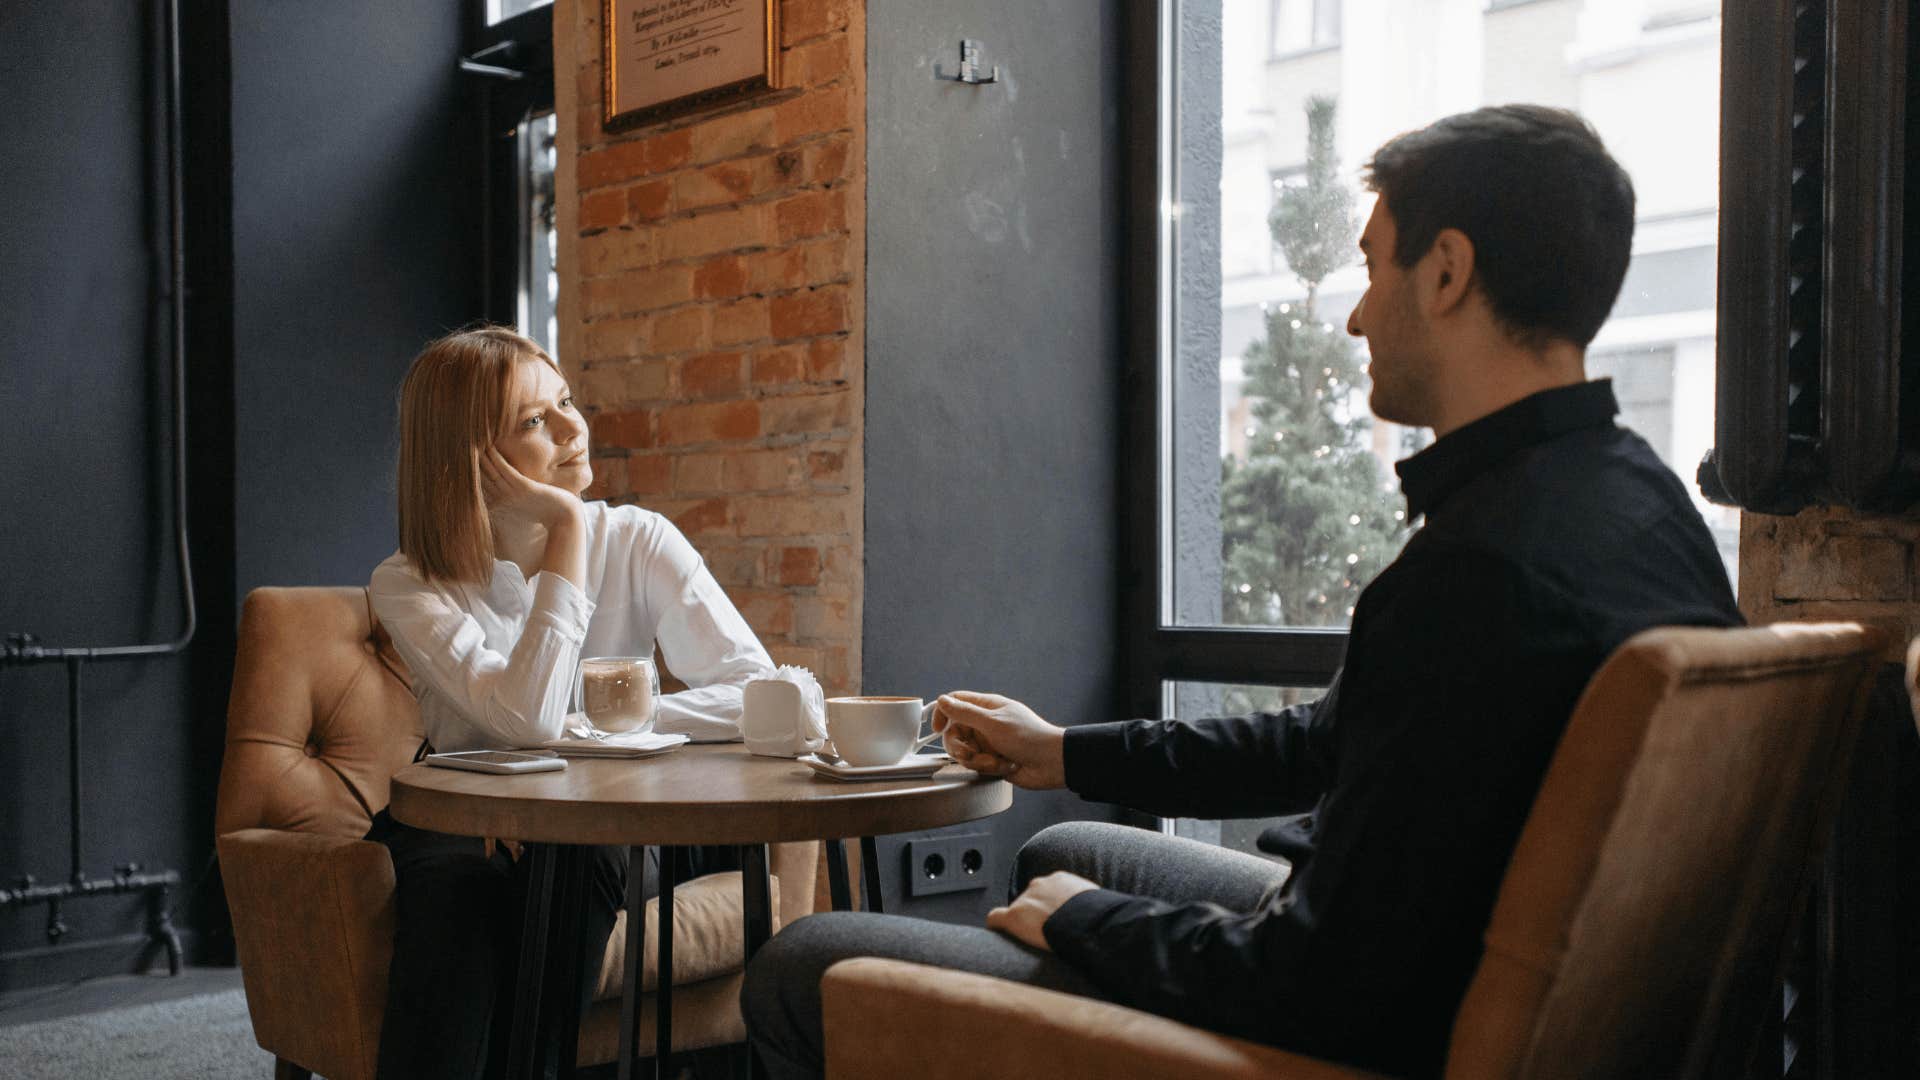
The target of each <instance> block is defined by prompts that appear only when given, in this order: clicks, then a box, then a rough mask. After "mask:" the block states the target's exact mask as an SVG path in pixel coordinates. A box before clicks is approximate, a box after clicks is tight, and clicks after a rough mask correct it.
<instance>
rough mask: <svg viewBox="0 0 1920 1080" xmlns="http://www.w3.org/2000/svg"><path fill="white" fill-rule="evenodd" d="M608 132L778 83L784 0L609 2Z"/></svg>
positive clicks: (606, 35) (605, 117)
mask: <svg viewBox="0 0 1920 1080" xmlns="http://www.w3.org/2000/svg"><path fill="white" fill-rule="evenodd" d="M604 4H605V7H604V15H605V19H604V27H603V30H602V32H603V34H604V38H605V50H604V56H603V57H602V59H603V60H604V61H605V63H604V64H603V67H604V68H605V70H606V86H605V90H606V94H605V100H606V108H605V112H604V115H603V118H602V124H603V126H604V127H605V128H606V129H607V130H609V131H619V130H623V129H626V128H632V127H639V126H641V125H643V124H651V123H654V122H655V121H658V120H663V119H666V118H667V117H669V116H677V115H680V114H682V113H687V112H694V111H697V110H700V109H704V108H708V107H711V106H713V105H717V104H721V103H723V102H727V101H733V100H736V99H738V98H742V97H746V96H748V95H751V94H756V93H760V92H762V91H766V90H772V89H775V88H777V87H778V86H779V85H780V76H779V70H778V67H779V62H780V14H779V0H604Z"/></svg>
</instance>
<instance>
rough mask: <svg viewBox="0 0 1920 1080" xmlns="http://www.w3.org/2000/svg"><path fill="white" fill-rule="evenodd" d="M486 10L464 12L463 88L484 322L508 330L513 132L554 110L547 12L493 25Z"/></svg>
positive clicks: (519, 223)
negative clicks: (470, 132) (470, 129)
mask: <svg viewBox="0 0 1920 1080" xmlns="http://www.w3.org/2000/svg"><path fill="white" fill-rule="evenodd" d="M487 7H488V3H487V0H469V3H468V4H467V10H466V16H465V18H466V25H465V28H464V33H463V34H462V38H463V48H462V50H461V57H460V59H461V81H462V92H463V93H464V94H465V95H466V106H467V112H468V114H469V115H470V116H471V117H473V124H474V138H475V140H476V144H477V147H478V149H477V151H476V155H477V159H478V160H477V161H476V168H477V171H478V173H479V177H480V192H479V200H480V203H479V205H480V221H481V231H480V251H481V257H480V267H479V273H480V275H481V296H482V302H483V304H484V315H485V318H486V319H487V321H489V322H493V323H499V324H502V325H507V326H513V325H517V324H518V323H519V318H520V289H521V285H522V283H521V280H520V268H521V265H522V263H523V262H524V261H525V251H524V242H525V237H526V235H527V229H528V223H527V222H526V221H524V220H523V214H522V210H523V203H524V200H523V199H522V197H521V195H522V193H521V184H520V178H521V175H522V173H523V172H524V170H525V167H526V163H525V158H524V153H523V148H522V146H521V145H520V138H519V128H520V125H521V124H522V123H524V122H525V121H527V120H528V119H531V118H532V117H534V116H538V115H541V114H543V113H548V112H552V111H553V109H554V89H553V79H554V72H553V5H551V4H546V5H542V6H540V7H536V8H533V9H531V10H529V11H524V12H521V13H520V14H518V15H514V16H512V17H510V18H506V19H502V20H501V21H499V22H497V23H493V24H491V25H489V24H488V23H487ZM488 69H492V70H491V71H489V70H488ZM500 72H515V73H518V75H519V77H518V78H515V77H512V76H511V75H508V74H503V73H500ZM522 329H523V330H524V329H525V328H524V327H523V328H522Z"/></svg>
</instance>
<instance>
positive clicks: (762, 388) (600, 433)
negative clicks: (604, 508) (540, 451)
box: [554, 0, 866, 694]
mask: <svg viewBox="0 0 1920 1080" xmlns="http://www.w3.org/2000/svg"><path fill="white" fill-rule="evenodd" d="M781 8H782V20H783V26H782V34H781V38H782V40H781V50H780V52H781V60H782V65H783V80H782V82H783V84H784V85H783V89H781V90H780V91H778V92H776V93H774V94H772V95H769V96H766V97H763V98H759V99H756V100H755V101H752V102H749V103H745V104H741V105H735V106H732V107H729V108H726V109H723V110H720V111H715V112H709V113H704V114H701V115H699V116H695V117H690V118H682V119H677V120H671V121H667V122H664V123H661V124H658V125H654V126H651V127H646V128H642V129H639V130H636V131H632V132H625V133H620V134H615V135H608V134H606V133H604V132H603V131H602V130H601V125H600V113H601V55H600V49H601V46H600V19H601V4H600V3H599V0H571V2H569V0H562V2H561V3H559V4H557V5H556V6H555V11H554V19H555V23H554V25H555V34H554V38H555V63H556V67H555V71H556V72H557V74H556V78H555V82H556V86H555V89H556V91H557V93H556V104H557V109H558V115H559V117H560V123H559V129H560V131H559V140H558V148H559V155H560V168H559V175H558V189H559V214H558V219H559V220H558V228H559V232H560V244H559V263H560V288H561V294H562V299H561V306H560V322H561V327H562V329H561V335H560V351H561V357H560V359H561V363H562V364H563V366H565V367H566V369H567V370H568V372H569V373H570V374H571V375H572V376H573V378H574V382H575V389H576V392H577V393H578V395H579V397H580V400H581V402H582V404H583V406H584V407H585V409H586V411H587V412H588V414H589V416H590V417H591V420H592V427H593V439H594V444H595V456H594V471H595V474H596V481H595V484H594V487H593V489H592V490H591V491H590V492H589V496H590V497H597V498H605V499H607V500H609V501H611V502H616V503H620V502H637V503H639V504H641V505H643V506H646V507H648V508H650V509H654V510H658V511H660V512H661V513H663V514H666V515H667V516H668V517H670V518H672V519H673V521H674V522H675V523H676V524H677V525H679V527H680V528H681V530H682V531H684V532H685V533H686V534H687V536H688V538H689V539H690V540H691V541H692V542H693V544H694V546H695V547H696V548H698V549H699V550H700V552H701V554H702V555H704V556H705V557H706V560H707V564H708V565H709V566H710V567H711V568H712V570H713V572H714V575H715V576H716V577H717V578H718V579H719V580H720V583H721V584H722V585H723V586H725V587H726V589H727V592H728V594H729V595H730V596H732V597H733V600H734V603H735V604H736V605H738V607H739V608H740V610H741V612H742V613H743V614H744V615H745V616H746V618H747V621H748V622H749V623H751V624H752V625H753V628H754V630H755V631H756V632H758V633H759V635H760V638H761V640H762V641H763V642H765V643H766V645H767V647H768V649H769V650H770V651H771V652H772V653H773V655H774V658H775V660H776V661H778V662H785V663H796V664H803V665H805V666H807V667H809V668H812V669H813V670H814V672H815V673H816V674H817V675H819V677H820V680H821V682H822V683H823V685H824V686H825V687H826V689H827V692H828V693H829V694H832V693H848V692H853V691H856V690H857V689H858V684H859V670H860V662H859V648H860V566H861V546H860V543H861V536H860V530H861V521H862V515H861V507H862V500H863V495H862V490H861V483H860V465H861V462H860V447H861V442H862V433H861V418H862V412H863V409H862V401H863V386H862V371H863V367H862V352H861V326H862V322H863V316H862V312H861V301H862V297H863V295H864V287H863V283H862V277H861V272H862V265H863V263H864V246H863V243H864V225H863V218H864V211H865V206H864V203H863V185H864V162H865V158H866V155H865V150H864V144H863V138H864V134H865V132H864V124H865V89H864V70H863V64H864V56H865V45H864V9H863V7H862V6H861V4H860V3H859V0H782V2H781Z"/></svg>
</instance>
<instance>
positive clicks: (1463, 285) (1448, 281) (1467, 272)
mask: <svg viewBox="0 0 1920 1080" xmlns="http://www.w3.org/2000/svg"><path fill="white" fill-rule="evenodd" d="M1473 254H1474V253H1473V241H1472V240H1469V239H1468V238H1467V234H1466V233H1463V232H1461V231H1460V230H1459V229H1441V230H1440V233H1439V235H1437V236H1435V237H1434V238H1433V246H1432V247H1431V248H1428V249H1427V260H1428V262H1429V263H1430V267H1429V270H1428V280H1429V281H1430V282H1431V283H1432V289H1433V294H1432V296H1431V297H1429V298H1428V305H1429V307H1428V314H1429V315H1430V316H1440V315H1448V314H1451V313H1452V312H1453V311H1454V310H1456V309H1457V308H1459V306H1460V305H1461V304H1462V303H1464V302H1466V299H1467V295H1468V294H1469V293H1471V292H1472V291H1473V288H1472V287H1473Z"/></svg>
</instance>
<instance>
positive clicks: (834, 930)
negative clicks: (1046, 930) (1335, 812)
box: [740, 821, 1288, 1080]
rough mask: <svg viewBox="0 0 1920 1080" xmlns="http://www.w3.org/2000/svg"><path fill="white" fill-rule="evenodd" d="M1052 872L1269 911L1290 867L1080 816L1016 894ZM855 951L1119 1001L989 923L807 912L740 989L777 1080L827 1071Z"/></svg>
mask: <svg viewBox="0 0 1920 1080" xmlns="http://www.w3.org/2000/svg"><path fill="white" fill-rule="evenodd" d="M1055 870H1066V871H1068V872H1070V873H1074V874H1078V875H1080V876H1081V877H1084V878H1087V879H1089V880H1091V881H1095V882H1098V883H1099V884H1100V885H1102V886H1104V887H1106V888H1109V889H1113V890H1115V891H1118V892H1124V893H1130V894H1132V895H1135V896H1148V897H1153V898H1155V899H1158V900H1165V901H1167V902H1169V903H1174V904H1185V903H1194V902H1197V901H1207V902H1210V903H1214V904H1218V905H1220V906H1221V907H1224V908H1228V909H1230V910H1234V911H1252V910H1254V909H1256V908H1258V907H1260V906H1262V905H1264V904H1266V903H1267V902H1268V901H1269V900H1271V899H1272V898H1273V897H1274V896H1275V895H1276V894H1277V893H1278V892H1279V891H1280V887H1281V886H1282V885H1284V884H1285V883H1286V880H1287V872H1288V871H1287V867H1286V865H1285V864H1283V863H1275V862H1271V861H1269V860H1266V859H1262V858H1259V857H1257V856H1253V855H1246V854H1242V853H1241V852H1237V851H1229V850H1227V849H1225V848H1219V847H1215V846H1213V845H1212V844H1202V843H1198V842H1196V841H1193V840H1183V839H1180V838H1178V837H1172V836H1165V835H1162V834H1160V833H1156V832H1148V831H1146V830H1144V829H1132V828H1127V827H1126V826H1123V825H1109V824H1106V823H1103V822H1089V821H1072V822H1067V823H1065V824H1061V825H1054V826H1052V827H1050V828H1047V829H1045V830H1042V831H1041V832H1040V833H1038V834H1037V835H1035V836H1034V838H1033V839H1032V840H1029V841H1028V842H1027V843H1026V845H1025V846H1023V847H1022V848H1021V849H1020V853H1019V855H1018V856H1017V857H1016V858H1015V859H1014V867H1013V881H1012V883H1011V888H1010V889H1009V896H1014V895H1018V894H1019V893H1020V891H1021V890H1023V889H1025V888H1026V884H1027V882H1028V881H1029V880H1031V879H1033V878H1036V877H1040V876H1042V875H1045V874H1049V873H1052V872H1053V871H1055ZM856 956H882V957H887V958H889V959H894V960H911V961H913V962H915V963H921V964H932V965H935V966H937V967H944V968H953V969H955V970H958V971H972V972H977V973H979V974H982V975H992V976H994V977H996V978H1001V979H1011V980H1013V981H1014V982H1021V983H1026V984H1028V985H1030V986H1039V987H1043V988H1045V989H1048V990H1059V991H1062V992H1064V993H1069V994H1078V995H1080V996H1083V997H1091V998H1100V999H1104V1000H1114V998H1113V995H1111V994H1108V993H1104V992H1102V991H1101V990H1100V988H1098V987H1096V986H1094V985H1093V983H1092V982H1090V981H1089V980H1088V979H1087V978H1086V977H1085V976H1083V975H1081V974H1080V973H1079V972H1078V971H1076V970H1074V969H1073V968H1072V967H1071V966H1069V965H1068V964H1067V963H1066V962H1064V961H1062V960H1061V959H1060V958H1059V957H1057V956H1055V955H1054V954H1053V953H1051V952H1048V951H1045V950H1041V949H1032V948H1028V947H1027V946H1026V945H1023V944H1021V943H1020V942H1018V941H1015V940H1014V939H1013V938H1010V937H1007V936H1006V935H1004V934H1001V933H998V932H997V931H993V930H988V929H986V928H985V927H983V926H953V925H949V924H947V923H936V922H928V921H926V920H924V919H912V918H906V917H904V916H899V915H871V914H867V913H865V912H853V911H841V912H827V913H823V914H819V915H810V916H808V917H806V918H804V919H800V920H798V921H797V922H795V923H794V924H793V925H792V926H789V927H786V928H784V929H782V930H781V931H780V932H779V933H778V934H775V935H774V936H773V939H772V940H771V941H769V942H767V944H766V946H765V947H764V948H762V949H761V950H760V951H759V953H758V954H756V955H755V956H754V958H753V963H752V964H750V965H749V966H748V968H747V978H746V984H745V986H743V987H742V988H741V991H740V1009H741V1012H742V1013H743V1014H744V1015H745V1016H746V1020H747V1037H748V1039H749V1040H751V1041H752V1043H753V1046H754V1049H755V1051H756V1052H757V1053H758V1054H759V1056H760V1060H761V1061H762V1062H764V1063H765V1065H766V1070H767V1075H768V1076H769V1077H770V1078H773V1080H787V1078H799V1077H818V1076H821V1075H822V1074H823V1072H824V1071H825V1051H824V1047H823V1045H822V1037H821V1030H820V1025H821V1011H820V977H821V976H822V975H824V974H825V973H826V970H827V969H828V968H829V967H832V966H833V965H834V964H836V963H838V962H839V961H841V960H846V959H850V958H852V957H856ZM1120 1003H1121V1004H1126V1002H1125V1001H1121V1002H1120Z"/></svg>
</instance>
